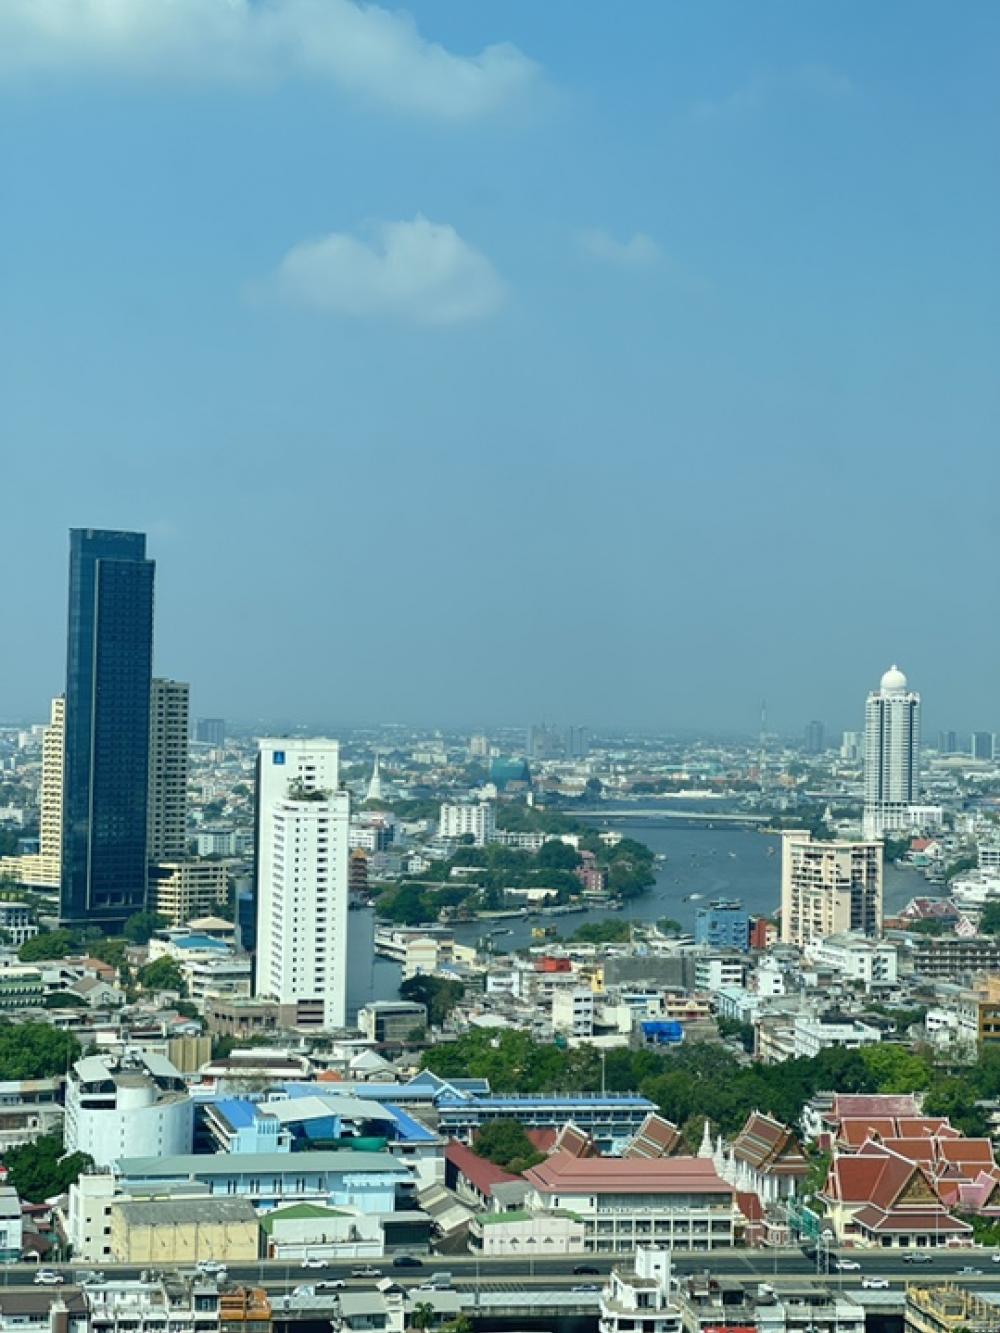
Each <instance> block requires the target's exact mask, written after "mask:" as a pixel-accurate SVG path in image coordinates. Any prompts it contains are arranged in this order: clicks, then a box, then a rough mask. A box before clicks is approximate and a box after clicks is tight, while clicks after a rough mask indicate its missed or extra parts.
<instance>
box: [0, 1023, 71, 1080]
mask: <svg viewBox="0 0 1000 1333" xmlns="http://www.w3.org/2000/svg"><path fill="white" fill-rule="evenodd" d="M79 1058H80V1043H79V1042H78V1041H77V1039H76V1038H75V1037H74V1036H73V1034H72V1033H70V1032H61V1031H60V1030H59V1029H58V1028H53V1027H50V1026H49V1024H48V1023H0V1070H3V1076H4V1078H7V1079H25V1078H54V1077H55V1076H56V1075H57V1074H65V1072H66V1070H67V1069H68V1067H69V1066H70V1065H71V1064H72V1063H73V1061H74V1060H78V1059H79Z"/></svg>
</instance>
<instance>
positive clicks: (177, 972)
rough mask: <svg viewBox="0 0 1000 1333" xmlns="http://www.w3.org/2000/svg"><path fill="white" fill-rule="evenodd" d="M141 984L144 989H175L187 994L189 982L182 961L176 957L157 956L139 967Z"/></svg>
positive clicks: (179, 992) (181, 993)
mask: <svg viewBox="0 0 1000 1333" xmlns="http://www.w3.org/2000/svg"><path fill="white" fill-rule="evenodd" d="M139 985H140V986H142V988H143V990H151V991H156V990H173V991H177V992H178V994H180V995H186V994H187V983H186V982H185V980H184V973H183V972H182V971H181V966H180V963H178V962H177V960H176V959H174V958H167V957H163V958H157V959H155V960H154V961H153V962H152V963H147V964H146V966H145V967H140V969H139Z"/></svg>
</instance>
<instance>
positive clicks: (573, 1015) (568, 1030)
mask: <svg viewBox="0 0 1000 1333" xmlns="http://www.w3.org/2000/svg"><path fill="white" fill-rule="evenodd" d="M552 1026H553V1028H554V1029H555V1030H556V1032H563V1033H565V1034H566V1035H567V1036H569V1037H592V1036H593V1035H594V992H593V991H592V990H590V989H589V988H588V987H585V986H577V987H574V988H573V989H572V990H568V989H567V990H563V991H556V992H555V994H554V995H553V996H552Z"/></svg>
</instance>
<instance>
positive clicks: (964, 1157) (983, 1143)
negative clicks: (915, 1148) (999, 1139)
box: [938, 1139, 993, 1166]
mask: <svg viewBox="0 0 1000 1333" xmlns="http://www.w3.org/2000/svg"><path fill="white" fill-rule="evenodd" d="M938 1151H939V1152H940V1154H941V1156H942V1157H943V1158H944V1159H945V1161H946V1162H978V1163H980V1164H981V1165H983V1166H992V1165H993V1146H992V1144H991V1143H990V1141H989V1139H939V1140H938Z"/></svg>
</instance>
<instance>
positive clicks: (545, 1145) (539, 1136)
mask: <svg viewBox="0 0 1000 1333" xmlns="http://www.w3.org/2000/svg"><path fill="white" fill-rule="evenodd" d="M524 1132H525V1134H526V1135H527V1138H528V1141H529V1142H530V1143H531V1146H532V1147H533V1148H534V1149H535V1151H536V1152H548V1151H549V1149H550V1148H551V1147H552V1145H553V1144H554V1143H555V1141H556V1131H555V1130H554V1129H526V1130H525V1131H524Z"/></svg>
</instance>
